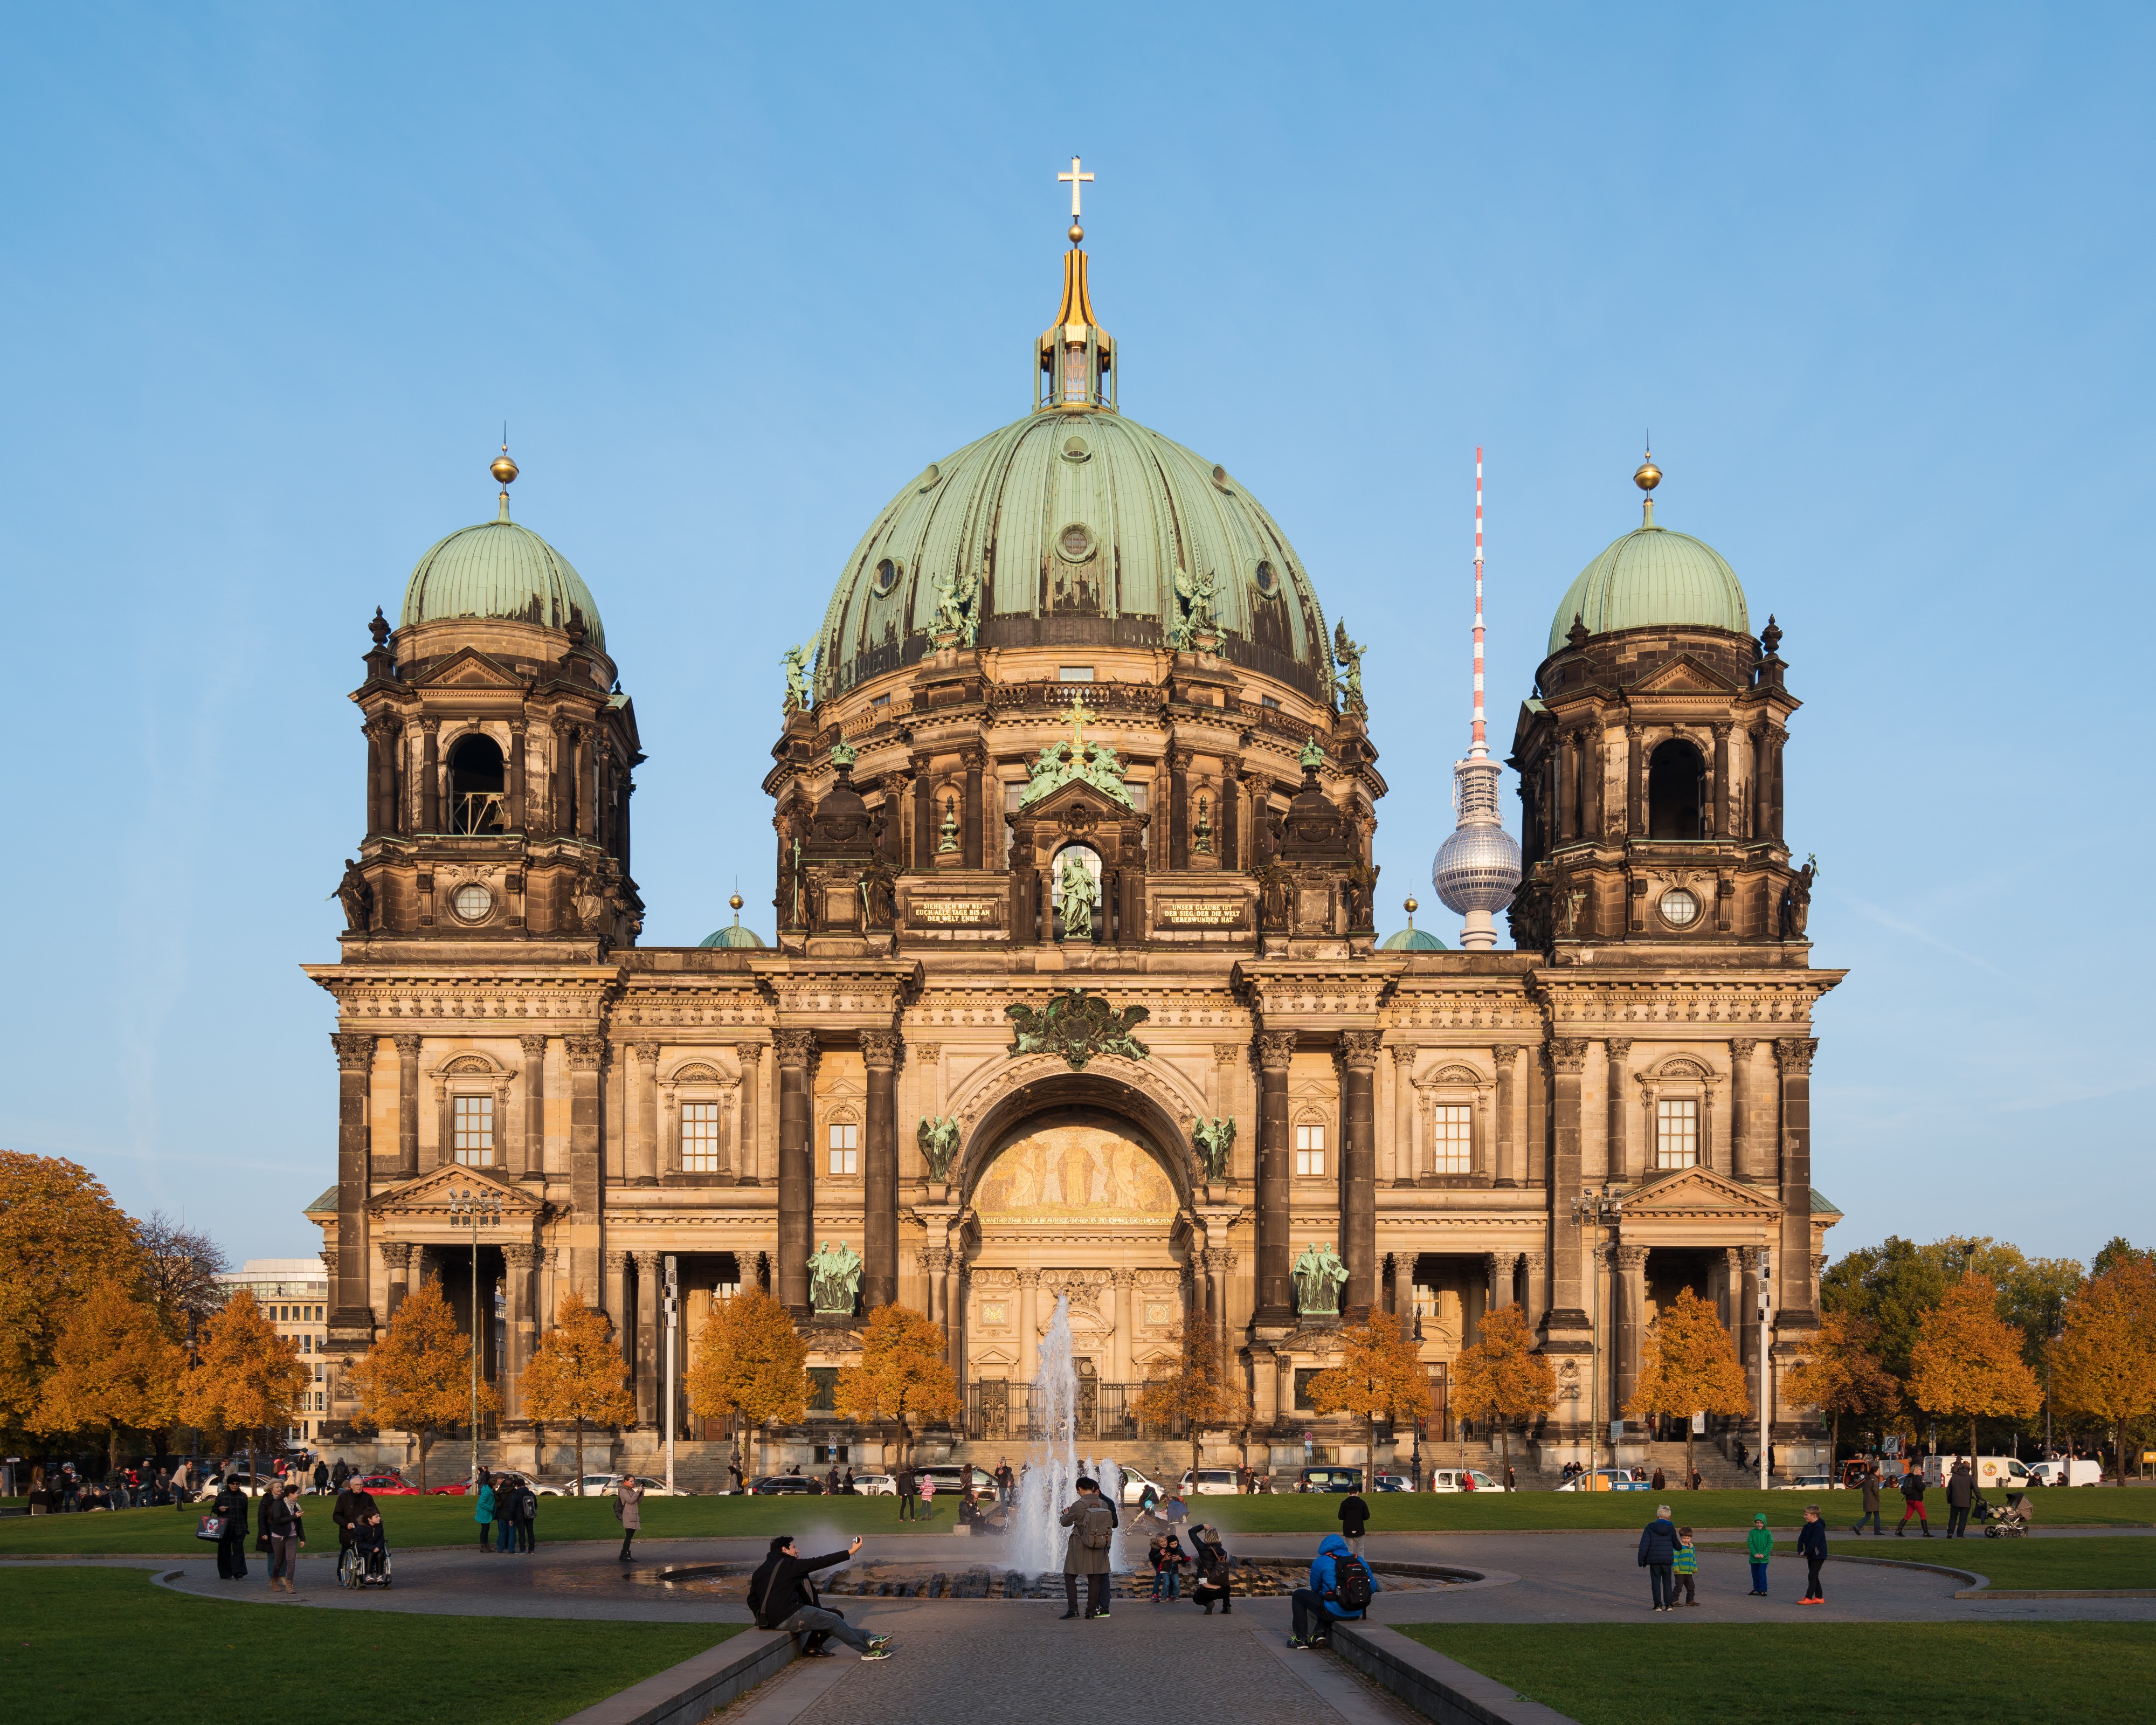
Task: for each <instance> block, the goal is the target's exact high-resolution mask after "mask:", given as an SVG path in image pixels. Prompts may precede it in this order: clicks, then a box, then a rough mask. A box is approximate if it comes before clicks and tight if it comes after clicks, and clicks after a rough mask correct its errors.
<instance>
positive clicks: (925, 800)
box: [912, 754, 936, 869]
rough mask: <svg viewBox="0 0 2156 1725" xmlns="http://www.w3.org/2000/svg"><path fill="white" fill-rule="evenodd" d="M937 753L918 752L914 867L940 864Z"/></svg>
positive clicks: (913, 758)
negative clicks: (935, 768)
mask: <svg viewBox="0 0 2156 1725" xmlns="http://www.w3.org/2000/svg"><path fill="white" fill-rule="evenodd" d="M935 764H936V757H934V756H933V755H922V754H916V755H915V756H914V757H912V766H913V866H914V867H915V868H916V869H932V868H934V867H935V866H936V819H935V816H936V782H935V778H934V777H933V775H932V773H931V770H930V769H931V768H933V767H934V766H935Z"/></svg>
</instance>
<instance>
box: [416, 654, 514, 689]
mask: <svg viewBox="0 0 2156 1725" xmlns="http://www.w3.org/2000/svg"><path fill="white" fill-rule="evenodd" d="M411 683H412V685H413V687H415V688H419V689H444V688H447V689H521V688H522V687H523V686H524V679H523V678H521V677H520V676H518V675H516V672H515V671H513V670H510V669H509V668H508V667H507V666H506V665H503V664H502V663H501V662H500V660H497V659H494V658H491V657H490V656H489V655H486V654H485V653H482V652H480V650H479V649H477V648H475V647H459V648H458V649H457V650H456V651H455V652H454V653H452V654H450V655H449V657H448V658H446V659H441V660H436V661H435V662H434V664H432V665H429V666H428V667H427V668H426V670H423V671H422V672H421V673H420V674H419V675H418V676H416V677H413V679H412V680H411Z"/></svg>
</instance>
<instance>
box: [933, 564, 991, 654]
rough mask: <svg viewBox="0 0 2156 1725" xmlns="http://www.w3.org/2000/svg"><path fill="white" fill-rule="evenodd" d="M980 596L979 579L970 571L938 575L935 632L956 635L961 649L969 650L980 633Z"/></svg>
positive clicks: (945, 571)
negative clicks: (967, 648)
mask: <svg viewBox="0 0 2156 1725" xmlns="http://www.w3.org/2000/svg"><path fill="white" fill-rule="evenodd" d="M980 596H981V578H980V577H979V576H978V575H976V574H973V573H972V572H970V571H968V570H963V569H961V570H957V571H955V572H954V571H952V570H944V571H942V572H940V573H939V574H937V577H936V624H935V632H936V633H937V634H939V635H942V634H952V635H956V636H957V638H958V644H959V645H960V646H962V647H970V646H972V645H973V641H974V638H975V637H976V636H977V635H978V634H979V632H980V603H979V600H980Z"/></svg>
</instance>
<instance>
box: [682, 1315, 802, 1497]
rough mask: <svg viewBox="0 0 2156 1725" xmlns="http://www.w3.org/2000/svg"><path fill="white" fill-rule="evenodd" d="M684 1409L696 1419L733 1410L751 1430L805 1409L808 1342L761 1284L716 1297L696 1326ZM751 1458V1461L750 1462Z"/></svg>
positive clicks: (799, 1416)
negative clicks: (686, 1406) (687, 1398)
mask: <svg viewBox="0 0 2156 1725" xmlns="http://www.w3.org/2000/svg"><path fill="white" fill-rule="evenodd" d="M689 1409H690V1412H691V1413H693V1414H696V1416H697V1418H699V1419H700V1420H716V1419H717V1418H718V1417H719V1415H721V1414H731V1415H732V1416H733V1419H734V1421H735V1425H736V1430H737V1431H738V1430H739V1428H740V1425H741V1424H742V1422H744V1421H746V1422H747V1424H748V1425H750V1426H751V1427H752V1428H754V1429H756V1430H762V1427H763V1426H764V1425H767V1424H768V1423H769V1422H770V1421H772V1420H782V1421H784V1422H787V1423H788V1424H791V1423H793V1422H795V1421H798V1420H802V1419H804V1418H806V1417H807V1415H808V1343H807V1342H806V1341H805V1340H804V1339H803V1337H802V1335H801V1332H800V1331H799V1330H798V1329H796V1328H795V1327H794V1324H793V1318H792V1317H789V1316H788V1313H787V1310H786V1308H785V1307H783V1306H782V1305H780V1304H779V1303H778V1301H776V1300H774V1299H773V1298H772V1296H770V1295H769V1294H768V1293H767V1292H765V1291H764V1290H763V1289H762V1288H757V1287H752V1288H745V1289H743V1290H742V1291H741V1292H740V1293H738V1294H736V1295H735V1296H733V1297H732V1298H731V1299H728V1300H720V1301H715V1302H714V1303H713V1305H712V1307H711V1315H710V1316H709V1317H706V1319H705V1320H704V1327H702V1328H701V1330H699V1331H697V1332H696V1361H695V1363H694V1364H692V1365H691V1366H690V1368H689ZM754 1465H755V1463H754V1459H753V1458H752V1459H751V1466H754Z"/></svg>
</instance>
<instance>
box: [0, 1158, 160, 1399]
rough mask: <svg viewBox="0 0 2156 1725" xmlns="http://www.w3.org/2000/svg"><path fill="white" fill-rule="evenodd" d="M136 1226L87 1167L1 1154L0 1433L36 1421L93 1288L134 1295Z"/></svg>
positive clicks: (138, 1266)
mask: <svg viewBox="0 0 2156 1725" xmlns="http://www.w3.org/2000/svg"><path fill="white" fill-rule="evenodd" d="M141 1267H142V1266H141V1247H140V1246H139V1245H138V1244H137V1243H136V1231H135V1224H134V1223H133V1222H132V1221H131V1219H129V1217H128V1216H127V1214H126V1212H125V1211H124V1210H122V1209H121V1208H120V1206H119V1205H118V1204H115V1203H114V1202H113V1201H112V1198H111V1194H109V1193H108V1192H106V1190H105V1187H104V1185H103V1184H102V1183H100V1181H99V1180H98V1179H97V1178H96V1177H95V1175H94V1174H92V1173H90V1170H89V1169H88V1168H81V1167H79V1166H78V1165H77V1164H75V1163H72V1162H69V1161H66V1160H64V1158H60V1157H57V1156H31V1155H28V1154H26V1153H23V1152H22V1151H19V1150H0V1427H4V1426H12V1427H20V1426H23V1425H27V1423H28V1421H29V1420H31V1419H32V1418H33V1416H34V1415H35V1414H36V1412H37V1410H38V1405H39V1404H40V1403H41V1402H42V1401H43V1400H44V1394H45V1385H46V1381H47V1379H48V1378H50V1377H51V1375H52V1373H53V1371H54V1353H55V1350H56V1349H57V1348H58V1347H59V1338H60V1332H62V1331H63V1330H64V1328H65V1327H67V1324H68V1322H69V1317H70V1316H71V1314H72V1313H73V1312H74V1308H75V1307H76V1305H77V1304H78V1303H79V1302H80V1301H82V1300H84V1299H85V1298H86V1297H87V1296H88V1295H89V1293H90V1290H91V1289H92V1288H94V1287H95V1286H97V1285H98V1284H99V1283H100V1282H104V1281H115V1282H117V1283H119V1284H120V1285H121V1286H123V1287H125V1288H127V1289H128V1290H130V1291H133V1290H134V1288H135V1286H136V1283H137V1282H138V1281H140V1279H141Z"/></svg>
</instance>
